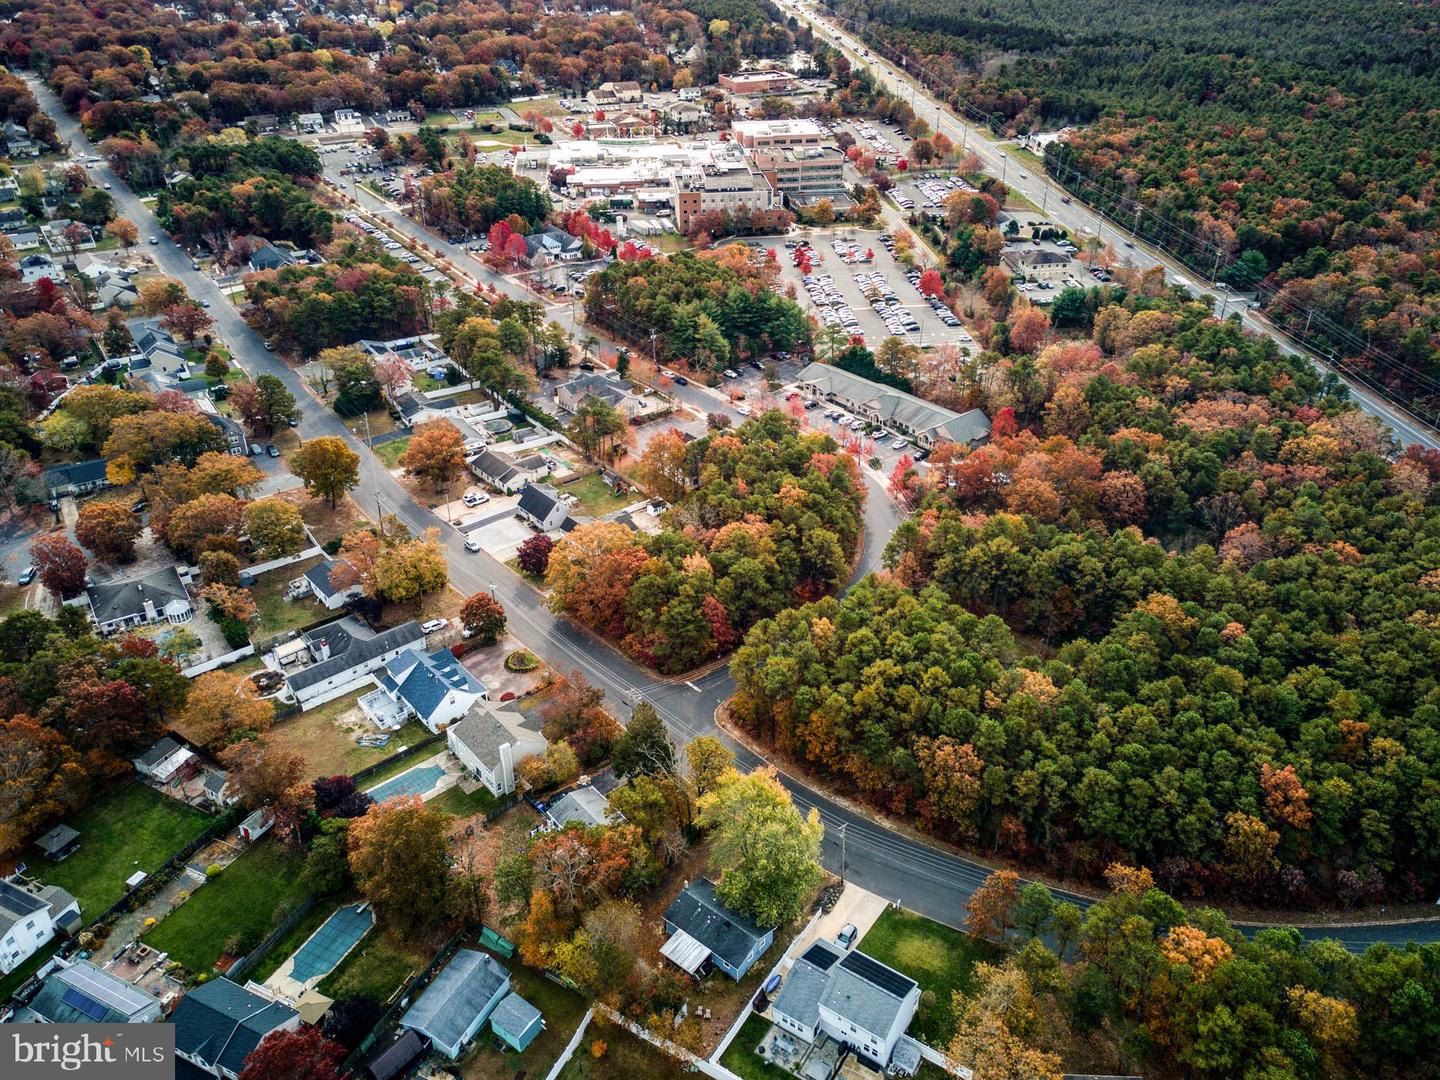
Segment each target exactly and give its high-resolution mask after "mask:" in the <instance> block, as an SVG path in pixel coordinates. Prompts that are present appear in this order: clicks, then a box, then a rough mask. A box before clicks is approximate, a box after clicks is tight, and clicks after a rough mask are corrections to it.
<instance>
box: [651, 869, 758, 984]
mask: <svg viewBox="0 0 1440 1080" xmlns="http://www.w3.org/2000/svg"><path fill="white" fill-rule="evenodd" d="M665 921H666V922H668V923H670V924H671V925H672V926H676V927H679V928H680V929H681V930H684V931H685V932H686V933H687V934H689V935H690V936H691V937H693V938H694V939H695V940H696V941H698V942H700V944H702V945H704V946H705V947H706V948H707V949H709V950H710V952H711V953H712V954H714V955H715V956H718V957H720V959H722V960H724V961H725V962H726V963H727V964H729V965H730V966H731V967H737V968H738V967H739V966H740V965H741V964H743V963H744V962H745V960H746V959H747V958H748V957H749V956H750V951H751V950H752V949H753V948H754V947H755V943H756V942H757V941H759V940H760V939H761V938H763V937H764V936H765V935H766V934H768V933H770V932H771V930H773V929H774V928H773V927H772V928H771V929H770V930H766V929H762V928H761V927H759V926H757V925H756V924H755V920H753V919H751V918H749V917H748V916H745V915H742V914H740V913H739V912H738V911H731V910H730V909H729V908H727V907H726V906H725V905H724V904H722V903H721V902H720V898H719V897H717V896H716V895H715V883H714V882H712V881H707V880H705V879H703V878H702V879H701V880H700V881H693V882H691V883H690V884H689V885H687V886H686V887H685V888H684V889H683V890H682V891H681V893H680V895H679V896H677V897H676V898H675V901H674V903H672V904H671V905H670V907H669V908H668V909H667V910H666V912H665Z"/></svg>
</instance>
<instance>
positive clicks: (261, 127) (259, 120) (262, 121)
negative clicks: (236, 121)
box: [245, 113, 280, 135]
mask: <svg viewBox="0 0 1440 1080" xmlns="http://www.w3.org/2000/svg"><path fill="white" fill-rule="evenodd" d="M251 124H253V125H255V130H256V131H258V132H259V133H260V134H261V135H268V134H270V133H271V132H272V131H277V130H278V129H279V127H280V118H279V117H278V116H276V115H275V114H274V113H255V114H253V115H251V116H247V117H246V118H245V126H246V127H249V126H250V125H251Z"/></svg>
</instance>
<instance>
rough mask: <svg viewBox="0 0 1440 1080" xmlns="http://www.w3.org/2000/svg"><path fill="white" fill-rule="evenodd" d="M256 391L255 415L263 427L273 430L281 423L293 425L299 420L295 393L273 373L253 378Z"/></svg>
mask: <svg viewBox="0 0 1440 1080" xmlns="http://www.w3.org/2000/svg"><path fill="white" fill-rule="evenodd" d="M255 389H256V390H257V391H258V392H259V393H258V401H257V415H258V417H259V420H260V422H261V423H263V424H264V425H265V427H267V428H269V429H271V430H274V429H275V428H277V427H279V426H280V425H281V424H290V425H293V424H295V423H298V422H299V420H300V409H299V407H298V406H297V405H296V404H295V395H294V394H292V393H290V391H289V390H287V389H286V388H285V384H284V383H283V382H281V381H280V379H279V378H277V377H276V376H274V375H261V376H259V377H258V378H257V379H256V380H255Z"/></svg>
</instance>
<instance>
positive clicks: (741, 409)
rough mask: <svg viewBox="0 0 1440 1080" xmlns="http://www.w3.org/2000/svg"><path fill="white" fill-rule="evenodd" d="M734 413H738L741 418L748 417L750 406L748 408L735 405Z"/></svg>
mask: <svg viewBox="0 0 1440 1080" xmlns="http://www.w3.org/2000/svg"><path fill="white" fill-rule="evenodd" d="M735 411H736V412H738V413H739V414H740V415H741V416H749V415H750V406H749V405H736V406H735Z"/></svg>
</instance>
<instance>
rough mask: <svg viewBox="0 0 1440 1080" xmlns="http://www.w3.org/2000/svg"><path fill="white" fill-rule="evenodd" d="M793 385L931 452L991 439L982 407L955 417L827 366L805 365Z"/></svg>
mask: <svg viewBox="0 0 1440 1080" xmlns="http://www.w3.org/2000/svg"><path fill="white" fill-rule="evenodd" d="M795 385H796V386H797V387H798V388H799V389H800V390H801V391H803V392H804V393H807V394H809V395H811V396H814V397H821V398H824V399H825V400H826V401H833V402H835V403H837V404H839V405H841V406H842V407H844V408H846V409H848V410H849V411H850V412H853V413H854V414H855V415H856V416H859V417H861V418H863V419H865V420H869V421H870V422H871V423H874V424H883V425H884V426H886V427H889V428H893V429H894V430H896V431H898V432H900V433H901V434H902V435H905V436H907V437H908V438H911V439H914V440H915V442H916V443H918V444H919V445H921V446H923V447H925V448H926V449H927V450H928V449H930V448H932V447H934V446H935V445H937V444H938V443H947V442H951V443H961V444H963V445H965V446H970V447H975V446H978V445H980V444H981V443H982V442H985V441H986V440H987V439H988V438H990V418H989V417H988V416H986V415H985V414H984V413H983V412H981V411H980V410H979V409H971V410H970V411H969V412H964V413H957V412H954V411H952V410H950V409H946V408H943V407H941V406H939V405H936V404H934V403H932V402H929V401H926V400H924V399H923V398H918V397H916V396H915V395H914V394H907V393H905V392H904V391H903V390H897V389H895V388H894V387H893V386H885V385H883V384H881V383H877V382H871V381H870V380H869V379H862V378H861V377H860V376H858V375H852V374H850V372H848V371H842V370H841V369H840V368H838V367H831V366H830V365H829V364H821V363H814V364H807V365H806V366H805V368H804V370H802V371H801V372H800V374H799V376H797V378H796V380H795Z"/></svg>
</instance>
